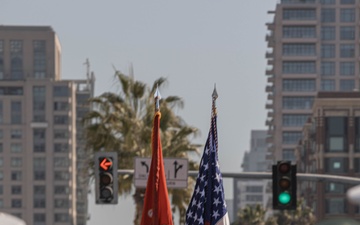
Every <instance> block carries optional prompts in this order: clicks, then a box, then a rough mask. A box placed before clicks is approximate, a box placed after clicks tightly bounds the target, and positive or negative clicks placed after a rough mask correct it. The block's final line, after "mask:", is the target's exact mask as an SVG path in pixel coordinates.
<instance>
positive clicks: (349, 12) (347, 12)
mask: <svg viewBox="0 0 360 225" xmlns="http://www.w3.org/2000/svg"><path fill="white" fill-rule="evenodd" d="M340 21H341V22H355V9H353V8H349V9H340Z"/></svg>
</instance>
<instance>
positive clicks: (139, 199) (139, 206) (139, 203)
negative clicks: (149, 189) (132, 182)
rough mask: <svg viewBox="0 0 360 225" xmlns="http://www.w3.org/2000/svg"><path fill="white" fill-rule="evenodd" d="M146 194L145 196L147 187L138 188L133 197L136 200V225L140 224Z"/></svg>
mask: <svg viewBox="0 0 360 225" xmlns="http://www.w3.org/2000/svg"><path fill="white" fill-rule="evenodd" d="M144 196H145V189H144V188H136V190H135V194H134V195H133V199H134V202H135V218H134V225H140V222H141V216H142V210H143V205H144Z"/></svg>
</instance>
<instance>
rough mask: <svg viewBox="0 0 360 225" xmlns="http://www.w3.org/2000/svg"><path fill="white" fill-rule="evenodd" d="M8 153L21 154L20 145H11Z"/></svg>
mask: <svg viewBox="0 0 360 225" xmlns="http://www.w3.org/2000/svg"><path fill="white" fill-rule="evenodd" d="M10 151H11V152H13V153H16V152H22V144H21V143H11V144H10Z"/></svg>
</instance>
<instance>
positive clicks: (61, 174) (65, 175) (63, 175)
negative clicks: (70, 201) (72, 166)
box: [54, 171, 70, 181]
mask: <svg viewBox="0 0 360 225" xmlns="http://www.w3.org/2000/svg"><path fill="white" fill-rule="evenodd" d="M54 179H55V180H58V181H61V180H65V181H67V180H69V179H70V174H69V172H68V171H54Z"/></svg>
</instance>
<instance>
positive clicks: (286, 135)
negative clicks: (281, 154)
mask: <svg viewBox="0 0 360 225" xmlns="http://www.w3.org/2000/svg"><path fill="white" fill-rule="evenodd" d="M301 138H302V133H301V132H297V131H284V132H283V133H282V139H283V144H291V145H292V144H297V143H298V142H299V140H300V139H301Z"/></svg>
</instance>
